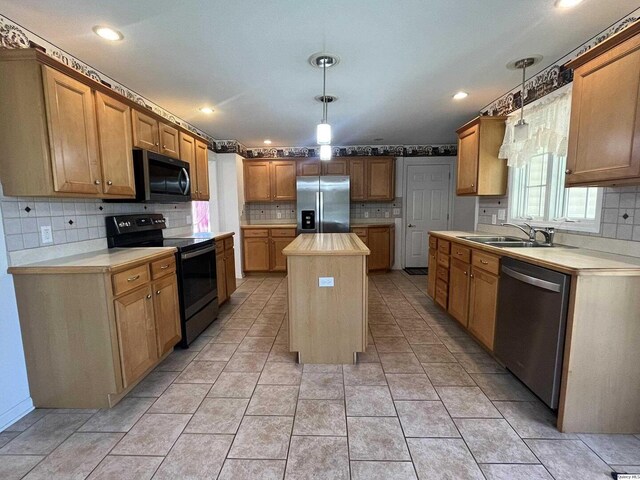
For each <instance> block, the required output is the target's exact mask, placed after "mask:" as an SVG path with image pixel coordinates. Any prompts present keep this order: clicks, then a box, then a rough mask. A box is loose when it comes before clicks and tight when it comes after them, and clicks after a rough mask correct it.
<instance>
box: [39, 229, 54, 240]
mask: <svg viewBox="0 0 640 480" xmlns="http://www.w3.org/2000/svg"><path fill="white" fill-rule="evenodd" d="M40 240H41V241H42V243H53V233H52V232H51V225H43V226H41V227H40Z"/></svg>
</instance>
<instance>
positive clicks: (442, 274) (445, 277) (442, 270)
mask: <svg viewBox="0 0 640 480" xmlns="http://www.w3.org/2000/svg"><path fill="white" fill-rule="evenodd" d="M436 275H437V276H438V278H439V279H440V280H442V281H443V282H446V283H449V269H448V268H446V267H443V266H442V265H438V270H437V272H436Z"/></svg>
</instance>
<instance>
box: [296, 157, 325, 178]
mask: <svg viewBox="0 0 640 480" xmlns="http://www.w3.org/2000/svg"><path fill="white" fill-rule="evenodd" d="M319 175H322V165H321V162H320V160H319V159H318V158H305V159H304V160H298V176H300V177H317V176H319Z"/></svg>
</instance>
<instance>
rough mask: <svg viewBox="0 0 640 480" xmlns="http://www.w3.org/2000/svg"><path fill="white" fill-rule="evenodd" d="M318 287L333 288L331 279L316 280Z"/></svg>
mask: <svg viewBox="0 0 640 480" xmlns="http://www.w3.org/2000/svg"><path fill="white" fill-rule="evenodd" d="M318 286H319V287H333V286H334V285H333V277H319V278H318Z"/></svg>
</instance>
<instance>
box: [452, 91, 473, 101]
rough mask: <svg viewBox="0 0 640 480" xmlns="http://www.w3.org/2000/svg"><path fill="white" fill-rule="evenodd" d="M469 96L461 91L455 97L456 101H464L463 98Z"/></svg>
mask: <svg viewBox="0 0 640 480" xmlns="http://www.w3.org/2000/svg"><path fill="white" fill-rule="evenodd" d="M468 96H469V94H468V93H467V92H463V91H459V92H458V93H456V94H455V95H454V96H453V99H454V100H462V99H463V98H467V97H468Z"/></svg>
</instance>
